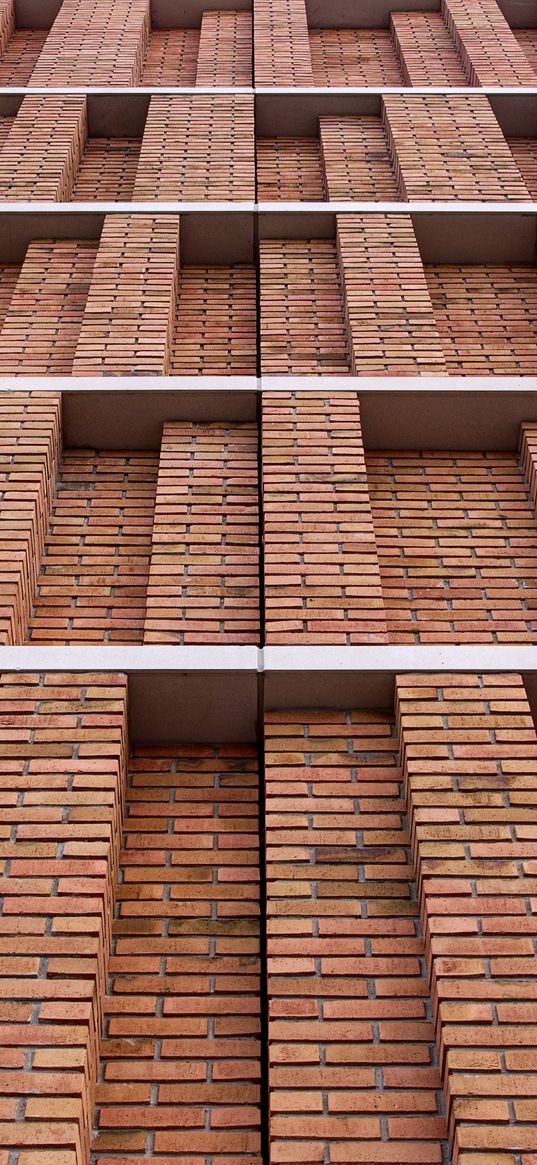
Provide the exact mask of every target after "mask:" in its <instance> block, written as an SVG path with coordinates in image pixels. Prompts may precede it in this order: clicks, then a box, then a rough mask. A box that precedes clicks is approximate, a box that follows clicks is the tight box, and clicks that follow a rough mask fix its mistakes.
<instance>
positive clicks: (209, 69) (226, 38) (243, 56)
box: [196, 11, 253, 161]
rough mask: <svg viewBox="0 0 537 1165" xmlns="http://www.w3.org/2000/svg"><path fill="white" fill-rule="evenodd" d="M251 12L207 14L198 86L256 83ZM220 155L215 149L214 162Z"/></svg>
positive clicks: (202, 21)
mask: <svg viewBox="0 0 537 1165" xmlns="http://www.w3.org/2000/svg"><path fill="white" fill-rule="evenodd" d="M252 71H253V65H252V14H251V12H210V11H206V12H204V13H203V15H202V18H201V33H200V42H199V50H198V60H197V65H196V85H233V86H234V85H237V86H241V85H244V86H247V87H250V86H251V85H252ZM216 157H217V154H216V152H215V155H214V161H216Z"/></svg>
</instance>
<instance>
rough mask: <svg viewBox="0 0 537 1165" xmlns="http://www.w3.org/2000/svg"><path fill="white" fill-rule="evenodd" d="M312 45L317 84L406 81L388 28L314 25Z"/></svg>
mask: <svg viewBox="0 0 537 1165" xmlns="http://www.w3.org/2000/svg"><path fill="white" fill-rule="evenodd" d="M309 44H310V52H311V65H312V70H313V78H314V84H315V85H328V86H330V85H357V86H361V85H365V86H367V85H401V84H402V83H403V76H402V70H401V65H400V63H399V60H398V58H397V53H396V50H395V46H394V44H393V41H392V39H391V37H390V33H389V31H388V29H385V28H312V29H311V30H310V33H309ZM310 84H311V82H310Z"/></svg>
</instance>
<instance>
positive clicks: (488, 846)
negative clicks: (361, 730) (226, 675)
mask: <svg viewBox="0 0 537 1165" xmlns="http://www.w3.org/2000/svg"><path fill="white" fill-rule="evenodd" d="M397 718H398V724H399V731H400V739H401V749H402V761H403V774H404V782H405V791H406V797H407V803H408V813H409V826H410V831H411V839H412V848H413V859H414V865H415V869H416V877H417V885H418V894H419V901H420V909H421V916H422V921H423V927H424V938H425V951H426V957H427V964H428V971H429V974H430V979H431V984H432V1002H433V1009H434V1019H435V1026H436V1035H437V1043H438V1054H439V1062H440V1066H441V1070H442V1075H443V1084H444V1093H445V1098H446V1113H447V1117H448V1121H449V1129H450V1139H451V1144H452V1161H453V1162H454V1165H484V1163H485V1162H487V1165H488V1162H494V1161H497V1162H499V1163H500V1165H504V1163H505V1165H507V1163H508V1162H514V1161H515V1160H516V1157H517V1156H518V1155H519V1154H520V1159H521V1160H523V1161H524V1162H527V1163H529V1162H531V1157H532V1156H533V1155H534V1151H535V1149H536V1148H537V1131H536V1128H535V1122H534V1120H533V1116H532V1114H533V1112H534V1110H535V1085H534V1082H533V1079H532V1077H531V1076H530V1075H528V1073H531V1072H532V1070H534V1069H535V1065H536V1064H537V1054H536V1052H535V1038H536V1028H535V1024H534V1018H535V999H536V997H537V975H536V963H535V946H534V942H535V939H534V931H535V924H534V920H533V917H532V915H531V913H530V911H531V902H532V899H531V896H532V895H533V894H534V890H535V879H534V877H533V874H534V872H535V860H534V859H535V840H534V838H535V823H534V814H535V808H534V805H535V797H536V793H537V735H536V733H535V728H534V725H533V721H532V718H531V714H530V709H529V705H528V700H527V696H526V692H525V690H524V686H523V683H522V680H521V678H520V677H519V676H516V675H492V676H491V675H485V676H480V675H460V676H456V675H447V674H442V675H428V676H420V675H407V676H404V677H399V679H398V682H397Z"/></svg>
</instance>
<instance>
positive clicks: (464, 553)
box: [366, 452, 537, 645]
mask: <svg viewBox="0 0 537 1165" xmlns="http://www.w3.org/2000/svg"><path fill="white" fill-rule="evenodd" d="M366 464H367V481H368V486H369V494H370V498H371V509H372V515H373V523H374V530H375V538H376V545H377V550H378V559H379V565H380V577H381V580H382V593H383V599H384V607H385V612H386V621H387V625H388V633H389V637H390V642H392V643H441V642H450V643H503V644H505V645H507V644H509V643H531V642H535V641H536V640H537V621H536V619H535V596H536V594H537V590H536V584H537V525H536V523H535V519H534V516H533V512H532V508H531V505H530V501H529V498H528V492H527V490H526V487H525V483H524V480H523V477H522V474H521V471H520V467H519V464H518V461H517V459H516V457H515V456H514V455H513V454H511V453H480V452H477V453H445V452H436V453H435V452H422V453H413V452H409V453H400V452H386V453H368V455H367V458H366Z"/></svg>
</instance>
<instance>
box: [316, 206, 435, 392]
mask: <svg viewBox="0 0 537 1165" xmlns="http://www.w3.org/2000/svg"><path fill="white" fill-rule="evenodd" d="M337 242H338V253H339V261H340V267H341V274H342V279H343V294H344V300H345V313H346V318H347V327H348V333H349V343H350V348H351V358H352V371H353V373H354V375H355V376H358V375H365V374H368V375H379V376H382V375H392V376H419V375H424V374H426V373H427V374H429V375H430V374H431V373H432V374H436V375H441V374H445V373H446V372H447V369H446V365H445V360H444V353H443V351H442V344H441V341H440V336H439V334H438V330H437V327H436V321H435V318H434V314H433V308H432V304H431V299H430V295H429V291H428V288H427V282H426V279H425V273H424V270H423V264H422V261H421V256H420V253H419V250H418V244H417V242H416V236H415V234H414V229H413V226H412V220H411V218H410V216H407V215H395V214H382V215H380V214H379V215H374V216H373V215H363V214H362V215H361V214H352V215H346V216H343V215H339V216H338V218H337Z"/></svg>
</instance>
